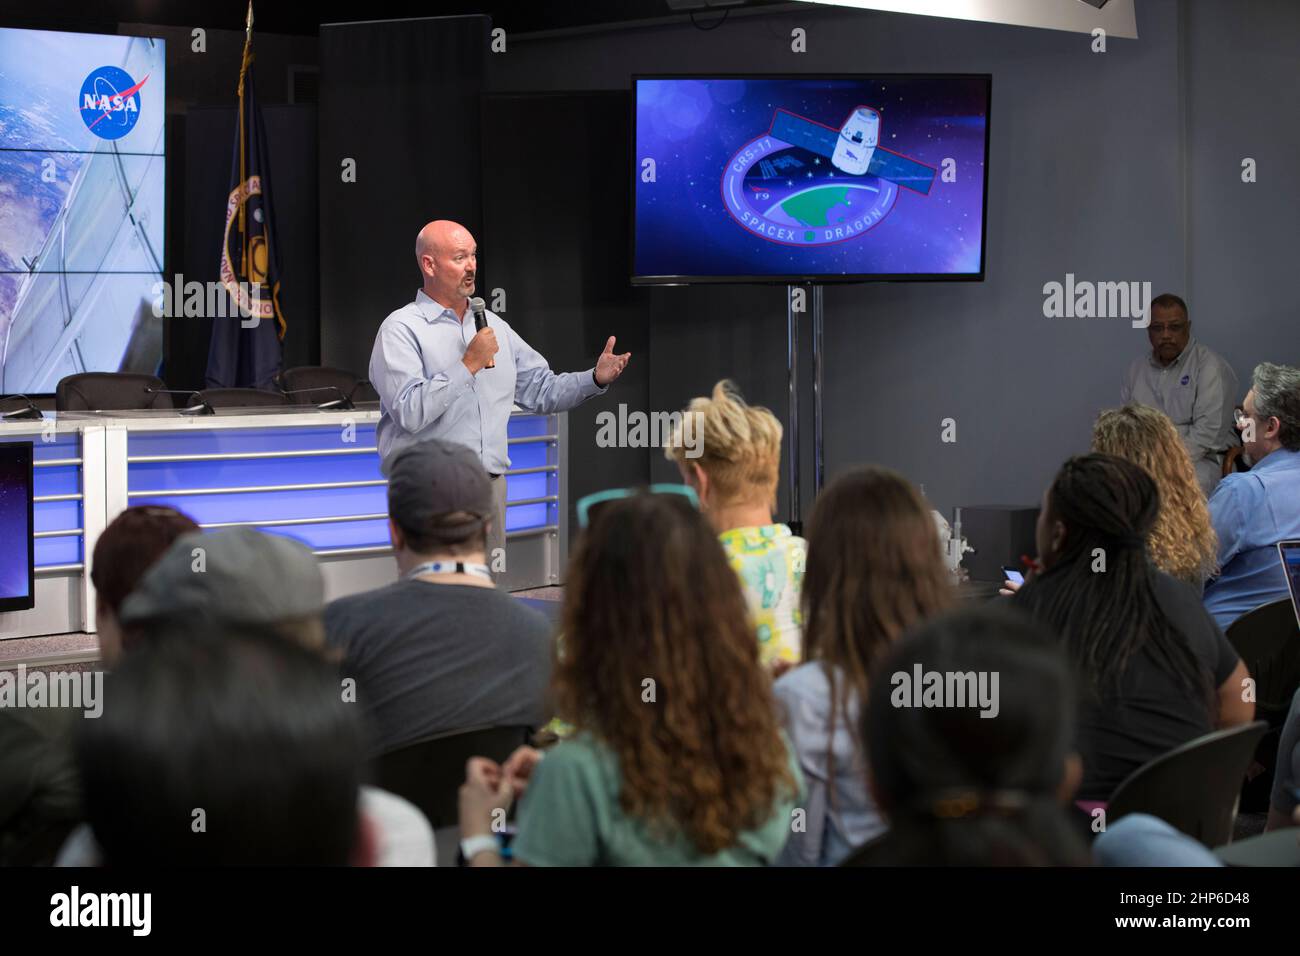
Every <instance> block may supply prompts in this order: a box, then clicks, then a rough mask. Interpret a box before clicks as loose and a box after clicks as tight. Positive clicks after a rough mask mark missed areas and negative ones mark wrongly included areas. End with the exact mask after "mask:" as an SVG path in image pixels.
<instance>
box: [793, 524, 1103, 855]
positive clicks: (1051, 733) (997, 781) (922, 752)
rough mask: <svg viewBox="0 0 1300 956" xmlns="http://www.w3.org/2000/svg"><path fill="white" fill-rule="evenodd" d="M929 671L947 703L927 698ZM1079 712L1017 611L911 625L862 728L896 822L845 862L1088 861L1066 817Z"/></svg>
mask: <svg viewBox="0 0 1300 956" xmlns="http://www.w3.org/2000/svg"><path fill="white" fill-rule="evenodd" d="M816 547H817V542H816V539H815V538H814V539H813V552H814V554H815V553H816ZM928 675H937V677H936V678H935V679H936V680H938V681H941V682H942V683H941V684H939V685H938V686H939V687H941V688H943V689H944V693H943V695H941V696H942V699H941V700H940V701H939V703H940V704H942V706H934V704H933V702H931V703H930V704H928V705H927V706H922V705H921V704H922V701H924V700H926V699H927V698H926V697H923V696H922V693H923V687H925V686H929V687H931V688H932V689H931V690H926V691H925V693H926V694H931V693H933V687H934V684H933V683H932V681H931V678H930V677H929V676H928ZM961 678H965V681H964V682H963V683H959V680H960V679H961ZM995 679H996V683H994V680H995ZM918 680H919V681H920V683H921V685H922V686H917V685H916V683H914V682H915V681H918ZM981 682H983V683H982V685H981ZM949 695H951V696H949ZM1074 716H1075V705H1074V692H1073V688H1072V682H1071V677H1070V671H1069V666H1068V663H1067V662H1066V660H1065V658H1064V656H1063V655H1062V653H1061V651H1060V649H1059V647H1058V646H1057V642H1056V641H1055V640H1053V638H1052V637H1051V635H1049V634H1047V633H1046V632H1045V631H1044V629H1043V628H1042V626H1041V625H1038V624H1035V623H1034V622H1033V620H1032V619H1031V618H1029V617H1027V616H1025V615H1023V614H1022V613H1020V612H1018V611H1017V610H1016V609H1014V608H1012V607H998V608H992V607H982V608H975V609H969V610H961V611H956V612H950V613H948V614H944V615H941V616H939V617H937V618H934V619H933V620H931V621H929V622H927V623H925V624H922V625H921V626H920V627H919V628H918V629H915V630H913V631H911V632H909V633H908V635H906V636H905V637H903V639H902V640H901V641H898V642H897V643H896V644H894V645H893V646H892V647H891V648H889V649H888V650H887V652H886V654H885V655H884V656H883V658H882V659H881V660H880V661H879V662H878V665H877V667H876V668H875V673H874V674H873V676H872V682H871V688H870V693H869V694H868V695H867V702H866V705H865V707H864V708H863V714H862V718H863V719H862V724H861V730H860V732H861V734H862V737H863V739H864V740H865V741H866V745H867V755H868V761H869V765H870V773H871V778H870V779H871V790H872V793H873V794H874V795H875V799H876V803H877V805H878V806H879V807H880V809H881V811H882V812H883V813H884V815H885V817H886V818H887V820H888V821H889V830H888V832H887V833H886V834H885V835H884V836H882V837H880V838H879V839H877V840H875V841H873V842H872V843H869V844H867V845H866V846H864V847H862V848H861V849H859V850H857V851H856V852H854V853H853V855H852V856H850V857H849V858H848V859H847V860H846V861H845V864H844V865H846V866H900V865H901V866H1075V865H1083V864H1086V863H1087V862H1088V855H1087V850H1086V849H1085V847H1084V846H1083V844H1082V842H1081V840H1080V837H1079V836H1078V835H1077V834H1076V828H1075V827H1074V825H1073V824H1072V823H1071V821H1070V818H1069V816H1068V814H1067V804H1068V801H1069V800H1070V798H1071V797H1072V795H1073V794H1074V790H1075V787H1076V786H1077V785H1078V783H1079V776H1080V768H1079V757H1078V755H1077V754H1075V753H1073V750H1072V747H1073V730H1074Z"/></svg>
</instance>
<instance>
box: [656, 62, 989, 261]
mask: <svg viewBox="0 0 1300 956" xmlns="http://www.w3.org/2000/svg"><path fill="white" fill-rule="evenodd" d="M990 87H991V79H990V77H989V76H988V75H987V74H979V75H969V74H963V75H924V76H922V75H913V74H906V75H897V74H895V75H878V76H872V75H860V76H809V75H804V76H638V77H634V79H633V91H632V93H633V95H632V100H633V111H634V119H633V140H634V149H633V169H632V177H633V196H634V203H633V217H632V218H633V227H632V230H633V241H632V247H633V248H632V262H633V264H632V281H633V283H634V284H643V285H649V284H677V283H691V282H780V283H796V282H855V281H866V280H926V281H930V280H936V279H982V278H983V277H984V220H985V207H986V200H987V195H988V185H987V180H988V148H989V145H988V131H989V94H990Z"/></svg>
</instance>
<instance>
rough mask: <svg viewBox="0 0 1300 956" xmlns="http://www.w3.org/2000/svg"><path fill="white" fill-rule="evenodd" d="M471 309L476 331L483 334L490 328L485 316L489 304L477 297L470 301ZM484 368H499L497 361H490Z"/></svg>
mask: <svg viewBox="0 0 1300 956" xmlns="http://www.w3.org/2000/svg"><path fill="white" fill-rule="evenodd" d="M469 308H470V311H471V312H473V313H474V331H475V332H482V331H483V330H484V329H486V328H487V327H488V324H487V316H486V315H484V314H483V310H484V309H486V308H487V303H486V302H484V301H483V300H482V299H480V298H479V297H478V296H475V297H474V298H472V299H470V300H469ZM483 367H484V368H496V367H497V363H496V360H495V359H488V363H487V365H485V366H483Z"/></svg>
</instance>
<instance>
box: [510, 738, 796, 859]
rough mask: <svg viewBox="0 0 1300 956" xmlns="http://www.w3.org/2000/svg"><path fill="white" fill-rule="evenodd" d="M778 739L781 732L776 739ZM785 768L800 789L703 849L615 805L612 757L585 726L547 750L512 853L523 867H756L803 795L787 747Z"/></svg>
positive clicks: (771, 852) (772, 852) (781, 838)
mask: <svg viewBox="0 0 1300 956" xmlns="http://www.w3.org/2000/svg"><path fill="white" fill-rule="evenodd" d="M782 739H783V740H784V736H783V738H782ZM786 749H787V751H788V752H789V754H790V773H791V774H792V775H793V777H794V780H795V784H796V786H797V787H798V789H799V791H800V792H799V793H797V794H796V793H789V794H782V795H780V796H779V797H778V800H777V804H776V806H775V807H773V809H772V814H771V816H769V817H768V818H767V820H766V821H765V822H764V823H763V824H762V825H761V826H759V827H758V828H756V829H754V830H748V831H745V832H744V833H742V834H740V838H739V839H738V840H737V842H736V843H735V844H734V845H733V846H730V847H728V848H726V849H725V850H722V851H720V852H718V853H714V854H712V855H709V856H702V855H701V854H700V853H699V851H697V850H696V849H695V847H694V846H693V845H692V844H691V843H690V841H689V840H687V839H686V838H685V836H683V835H681V834H680V833H679V834H677V835H676V838H675V839H671V840H664V839H661V838H660V837H659V836H658V835H656V834H655V833H652V832H650V829H649V827H647V825H646V824H645V823H644V822H643V821H641V820H638V819H636V818H630V817H628V816H626V815H625V814H624V813H623V809H622V807H621V806H620V805H619V787H620V784H621V777H620V774H619V769H618V758H617V757H616V756H615V755H614V753H613V752H612V751H611V750H610V749H609V748H608V747H607V746H605V745H604V744H602V743H600V742H599V741H597V740H596V739H595V738H594V737H592V736H591V735H590V734H589V733H579V734H577V735H575V736H574V737H571V738H570V739H568V740H565V741H562V742H561V743H559V744H556V745H555V747H554V748H552V749H551V750H550V751H548V752H547V754H546V756H545V757H544V758H543V759H542V761H541V763H539V764H538V765H537V767H536V769H535V770H534V771H533V779H532V780H531V781H530V782H529V784H528V791H527V793H525V794H524V799H523V803H522V804H521V805H520V808H519V820H518V825H519V835H518V836H516V837H515V840H514V844H513V851H514V856H515V859H517V860H519V861H520V862H521V863H526V864H528V865H529V866H762V865H765V864H768V863H771V862H772V861H773V860H775V859H776V857H777V856H778V855H779V854H780V852H781V850H782V848H783V847H784V846H785V843H786V840H787V839H788V838H789V836H790V832H791V822H792V820H794V819H795V817H794V814H793V813H792V811H793V810H794V809H795V805H796V803H797V802H798V801H799V800H800V799H802V791H803V777H802V776H801V774H800V772H799V764H798V760H797V758H796V757H795V755H794V751H793V748H791V747H790V746H789V743H788V742H786Z"/></svg>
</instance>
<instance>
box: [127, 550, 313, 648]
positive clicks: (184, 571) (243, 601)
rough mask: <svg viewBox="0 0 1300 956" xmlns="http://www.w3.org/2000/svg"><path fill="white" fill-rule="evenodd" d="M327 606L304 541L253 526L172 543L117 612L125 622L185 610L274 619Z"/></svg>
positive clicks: (244, 620) (233, 619)
mask: <svg viewBox="0 0 1300 956" xmlns="http://www.w3.org/2000/svg"><path fill="white" fill-rule="evenodd" d="M195 549H202V550H201V551H196V550H195ZM324 607H325V582H324V580H323V579H322V578H321V573H320V567H319V566H318V565H317V563H316V556H315V555H313V554H312V553H311V551H310V550H308V549H307V548H306V547H305V546H304V545H302V544H300V543H299V542H297V541H294V540H293V539H292V538H286V537H283V536H281V535H274V534H263V533H262V532H260V531H254V530H253V529H252V528H225V529H222V530H220V531H213V532H210V533H207V534H203V533H191V534H184V535H181V536H180V537H179V538H177V539H176V540H175V541H173V542H172V545H171V547H170V548H168V549H167V550H166V551H165V552H163V555H162V557H161V558H159V559H158V560H157V562H156V563H155V564H154V565H153V567H151V568H150V569H149V570H148V571H147V572H146V573H145V576H144V577H143V578H142V579H141V580H140V583H139V585H137V586H136V589H135V590H134V591H132V592H131V594H130V595H128V596H127V599H126V600H125V601H123V602H122V610H121V615H120V617H121V620H122V623H123V624H126V625H132V624H142V623H144V622H146V621H151V620H156V619H159V618H171V617H177V616H184V615H194V616H196V617H200V616H201V617H202V618H205V619H208V620H220V621H225V622H230V623H235V624H272V623H275V622H278V621H284V620H288V619H290V618H297V617H302V616H304V615H309V614H319V613H321V611H322V610H323V609H324Z"/></svg>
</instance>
